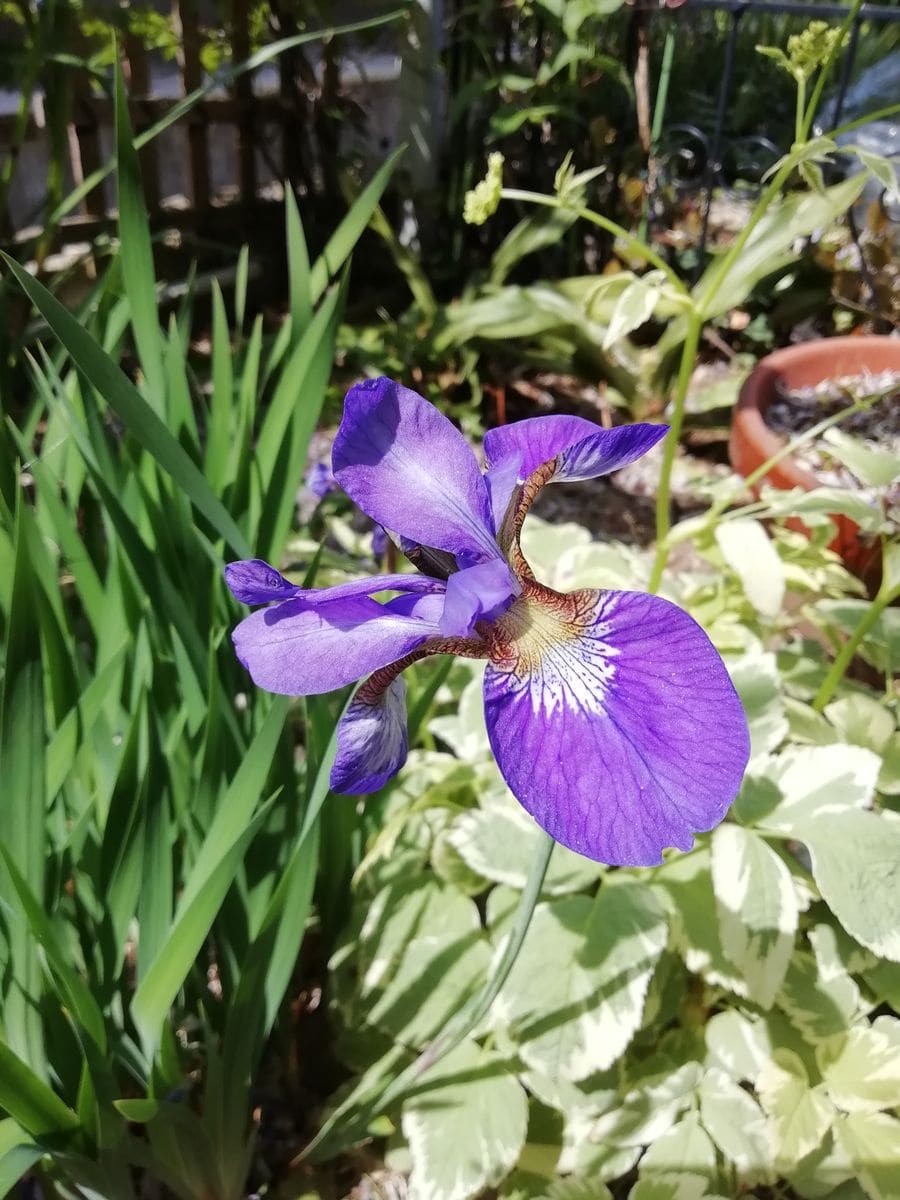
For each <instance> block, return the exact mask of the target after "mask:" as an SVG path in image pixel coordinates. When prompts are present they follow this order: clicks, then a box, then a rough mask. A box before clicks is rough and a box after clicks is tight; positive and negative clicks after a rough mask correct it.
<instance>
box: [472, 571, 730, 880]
mask: <svg viewBox="0 0 900 1200" xmlns="http://www.w3.org/2000/svg"><path fill="white" fill-rule="evenodd" d="M484 696H485V710H486V716H487V725H488V732H489V736H490V741H491V747H492V749H493V752H494V756H495V758H496V759H497V762H498V764H499V766H500V769H501V771H502V773H503V775H504V777H505V779H506V781H507V783H508V784H509V786H510V788H511V790H512V791H513V792H514V794H515V795H516V796H517V797H518V799H519V800H520V802H521V803H522V804H523V805H524V807H525V808H526V809H527V810H528V812H530V813H531V815H532V816H533V817H534V819H535V820H536V821H537V823H538V824H539V825H541V826H542V827H543V828H544V829H545V830H547V832H548V833H550V834H551V835H552V836H553V837H554V838H556V839H557V840H558V841H560V842H562V843H563V844H564V845H566V846H569V847H570V848H571V849H573V850H576V851H577V852H579V853H580V854H584V855H586V856H587V857H589V858H593V859H597V860H599V861H601V862H606V863H611V864H617V865H627V866H651V865H654V864H657V863H659V862H660V861H661V855H662V851H663V850H664V849H665V848H666V847H667V846H676V847H678V848H679V849H681V850H688V849H690V847H691V845H692V843H693V834H694V833H698V832H701V831H705V830H708V829H711V828H712V827H713V826H714V825H715V824H716V823H717V822H718V821H720V820H721V819H722V817H723V816H724V814H725V811H726V809H727V808H728V805H729V804H730V803H731V801H732V800H733V799H734V797H735V795H736V794H737V791H738V788H739V786H740V781H741V776H742V774H743V770H744V767H745V765H746V762H747V757H748V754H749V738H748V733H747V724H746V719H745V717H744V713H743V709H742V707H741V703H740V700H739V699H738V696H737V694H736V692H735V690H734V687H733V685H732V683H731V680H730V679H729V677H728V673H727V671H726V670H725V667H724V665H723V663H722V661H721V659H720V658H719V655H718V653H717V652H716V650H715V648H714V647H713V645H712V643H711V642H710V641H709V639H708V638H707V636H706V634H705V633H704V632H703V630H702V629H701V628H700V626H699V625H697V624H696V622H695V621H694V620H693V619H692V618H691V617H689V616H688V615H687V614H686V613H685V612H683V611H682V610H681V609H680V608H677V607H676V606H675V605H673V604H670V603H669V602H668V601H666V600H662V599H660V598H659V597H656V596H647V595H643V594H641V593H636V592H595V591H587V590H585V591H580V592H574V593H572V594H571V595H568V596H563V595H560V594H559V593H556V592H551V591H550V590H549V589H546V588H542V587H539V586H537V585H527V589H526V592H525V594H524V595H523V596H522V597H521V598H520V599H519V600H517V601H516V602H515V603H514V604H513V606H512V608H510V610H509V611H508V612H507V613H506V614H505V615H504V616H503V617H501V618H500V620H499V621H498V622H497V623H496V626H495V630H494V643H493V646H492V650H491V660H490V662H489V664H488V668H487V671H486V673H485V683H484Z"/></svg>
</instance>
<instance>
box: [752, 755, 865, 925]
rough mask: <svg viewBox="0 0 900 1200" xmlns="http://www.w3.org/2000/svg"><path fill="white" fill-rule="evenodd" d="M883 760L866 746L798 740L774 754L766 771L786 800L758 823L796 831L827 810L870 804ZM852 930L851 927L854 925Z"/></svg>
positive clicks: (787, 831)
mask: <svg viewBox="0 0 900 1200" xmlns="http://www.w3.org/2000/svg"><path fill="white" fill-rule="evenodd" d="M880 767H881V763H880V762H879V760H878V756H877V755H875V754H873V753H872V751H871V750H866V749H864V748H863V747H862V746H846V745H844V744H842V743H841V744H835V745H832V746H798V747H795V748H791V749H790V750H786V751H784V752H783V753H782V754H780V755H778V757H777V758H774V759H772V761H771V762H770V764H769V765H768V766H767V767H766V771H765V776H766V778H767V779H768V780H770V781H771V782H772V783H774V784H775V785H776V787H777V788H778V790H779V792H780V793H781V800H780V801H779V802H778V803H776V805H775V806H774V808H773V809H772V810H771V811H769V812H765V813H762V814H760V815H759V817H758V819H757V822H756V823H757V824H758V825H760V826H762V827H764V828H766V829H771V830H774V831H775V832H777V833H789V834H793V835H795V836H797V837H799V836H800V833H799V830H800V828H801V827H805V826H806V825H807V824H808V823H810V822H813V823H815V822H818V821H819V820H820V819H821V818H823V817H825V816H830V815H832V814H838V813H846V812H848V811H852V810H854V809H861V808H867V807H868V806H869V805H870V804H871V803H872V797H873V796H874V794H875V783H876V781H877V779H878V772H879V769H880ZM850 932H852V930H851V931H850Z"/></svg>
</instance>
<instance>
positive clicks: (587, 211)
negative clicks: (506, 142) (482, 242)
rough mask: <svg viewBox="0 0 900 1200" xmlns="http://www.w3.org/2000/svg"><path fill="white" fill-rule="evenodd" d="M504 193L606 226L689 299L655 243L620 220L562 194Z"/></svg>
mask: <svg viewBox="0 0 900 1200" xmlns="http://www.w3.org/2000/svg"><path fill="white" fill-rule="evenodd" d="M500 195H501V197H502V199H504V200H521V201H524V202H525V203H526V204H540V205H543V207H544V208H569V209H570V210H571V211H572V212H574V213H575V214H576V216H577V217H579V218H580V219H581V220H583V221H588V222H589V223H590V224H591V225H597V226H598V227H599V228H600V229H605V230H606V232H607V233H611V234H612V235H613V237H615V238H618V239H619V240H620V241H621V242H623V243H624V244H625V246H627V248H628V250H629V251H630V252H631V253H632V254H634V255H635V256H636V257H637V258H641V259H643V261H644V262H646V263H649V264H650V265H651V266H652V267H655V268H656V269H657V271H662V273H663V274H664V275H665V277H666V278H667V279H668V281H669V283H671V284H672V286H673V287H674V288H675V289H676V291H677V292H678V293H679V294H680V295H682V296H684V297H685V299H687V295H688V292H687V288H686V287H685V286H684V284H683V283H682V281H681V280H680V279H679V278H678V275H677V274H676V273H675V271H673V270H672V268H671V267H670V266H669V264H668V263H667V262H666V261H665V259H663V258H660V256H659V255H658V254H657V253H656V251H655V250H654V249H653V248H652V247H651V246H647V245H645V243H644V242H642V241H641V240H640V238H639V237H637V236H636V235H635V234H633V233H629V232H628V230H627V229H625V228H624V226H622V225H619V224H618V223H617V222H616V221H611V220H610V219H609V217H604V216H602V215H601V214H600V213H598V212H594V210H593V209H592V208H586V207H585V206H584V205H580V204H579V205H569V204H565V203H564V202H563V201H562V200H561V199H560V198H559V196H546V195H543V194H542V193H541V192H529V191H523V190H522V189H521V188H504V189H503V191H502V192H501V193H500Z"/></svg>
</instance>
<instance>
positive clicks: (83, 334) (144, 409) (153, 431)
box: [0, 251, 252, 558]
mask: <svg viewBox="0 0 900 1200" xmlns="http://www.w3.org/2000/svg"><path fill="white" fill-rule="evenodd" d="M0 257H2V259H3V261H4V262H5V263H6V265H7V267H8V268H9V270H10V271H11V272H12V273H13V275H15V277H16V279H17V280H18V282H19V283H20V285H21V287H22V289H23V291H24V292H25V293H26V295H27V296H28V298H29V299H30V300H31V302H32V304H34V306H35V308H37V309H38V311H39V312H40V313H41V315H42V316H43V318H44V320H45V321H46V322H47V324H48V325H49V326H50V328H51V329H52V330H53V332H54V333H55V334H56V336H57V337H58V338H59V340H60V341H61V342H62V344H63V345H64V346H65V348H66V350H67V351H68V352H69V354H70V356H71V358H72V361H73V362H74V363H75V365H76V366H77V367H78V369H79V370H80V371H81V372H82V373H83V374H84V375H85V377H86V378H87V379H88V381H89V382H90V383H91V384H92V385H93V386H94V387H95V388H96V389H97V391H98V392H99V393H100V395H101V396H102V397H103V398H104V400H105V401H106V403H107V404H108V405H109V406H110V408H112V409H113V410H114V411H115V412H116V414H117V415H118V416H119V417H120V418H121V420H122V421H123V422H124V424H125V426H126V427H127V429H128V431H129V433H131V434H132V435H133V436H134V437H135V438H136V439H137V441H138V442H140V444H141V445H142V446H143V447H144V449H145V450H146V451H147V452H148V453H149V454H150V455H151V456H152V457H153V458H154V459H155V460H156V461H157V463H158V464H159V466H160V467H161V468H162V470H163V471H165V472H166V473H167V474H168V475H170V476H171V478H172V481H173V483H175V484H176V486H177V487H179V488H180V489H181V490H182V491H183V492H184V493H185V495H186V496H187V497H188V499H189V500H190V501H191V502H192V503H193V505H194V506H195V507H196V508H197V510H198V511H199V512H201V513H202V514H203V516H205V517H206V519H207V520H208V521H209V523H210V524H211V525H212V526H213V528H214V529H215V530H216V532H217V533H218V534H219V535H220V536H221V537H223V538H224V539H225V542H226V543H227V545H228V546H229V548H230V549H231V550H232V551H233V552H234V553H235V555H236V556H237V557H238V558H249V557H250V556H251V554H252V551H251V549H250V547H249V545H248V544H247V542H246V541H245V539H244V536H243V534H242V533H241V531H240V530H239V529H238V527H237V525H236V524H235V523H234V521H233V519H232V518H231V516H230V515H229V514H228V513H227V512H226V511H225V508H224V507H223V505H222V503H221V501H220V500H219V499H218V498H217V497H216V496H215V494H214V493H213V491H212V489H211V488H210V486H209V484H208V483H207V481H206V479H204V477H203V475H202V474H201V473H200V471H199V470H198V468H197V467H196V466H195V465H194V463H193V461H192V460H191V458H190V456H189V455H188V454H187V452H186V451H185V450H184V449H183V448H182V447H181V445H180V444H179V443H178V442H177V441H176V440H175V438H174V437H173V436H172V434H171V433H170V432H169V430H168V429H167V428H166V426H165V424H164V423H163V422H162V421H161V420H160V418H159V417H158V416H157V415H156V413H155V412H154V411H153V409H152V408H150V406H149V405H148V404H147V401H146V400H145V399H144V398H143V396H142V395H141V394H140V392H139V391H138V390H137V388H135V386H134V385H133V384H132V383H131V382H130V380H129V379H128V378H127V377H126V376H125V375H124V374H123V372H122V371H121V370H120V369H119V367H117V366H116V364H115V363H114V362H113V361H112V359H111V358H110V357H109V356H108V355H107V354H105V353H104V351H103V350H102V349H101V348H100V346H98V345H97V343H96V342H95V341H94V339H93V338H92V337H91V335H90V334H89V333H88V331H87V330H86V329H85V328H84V327H83V326H82V325H81V323H80V322H79V321H78V320H77V319H76V318H75V317H73V316H72V314H71V313H69V312H68V311H67V310H66V309H65V308H64V307H63V305H62V304H60V302H59V301H58V300H57V299H56V298H55V297H54V296H53V295H51V293H50V292H48V291H47V289H46V288H45V287H44V286H43V285H42V284H40V283H38V281H37V280H36V279H33V278H32V277H31V275H29V274H28V272H27V271H26V270H25V269H24V268H23V267H21V266H19V264H18V263H17V262H15V261H14V260H13V259H11V258H10V257H9V256H8V255H5V254H3V253H2V251H0ZM110 483H111V484H112V480H110Z"/></svg>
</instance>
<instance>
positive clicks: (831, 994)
mask: <svg viewBox="0 0 900 1200" xmlns="http://www.w3.org/2000/svg"><path fill="white" fill-rule="evenodd" d="M778 1007H779V1008H780V1009H781V1010H782V1011H783V1012H786V1013H787V1015H788V1016H789V1017H790V1018H791V1022H792V1024H793V1025H794V1026H795V1027H796V1028H797V1029H798V1030H799V1031H800V1033H801V1034H802V1035H803V1036H804V1037H805V1038H806V1040H807V1041H808V1042H812V1043H816V1042H821V1041H824V1040H827V1039H828V1038H831V1037H834V1036H835V1034H840V1033H843V1032H844V1030H845V1029H847V1028H848V1027H849V1026H850V1025H851V1024H852V1022H853V1021H854V1020H855V1019H856V1018H857V1017H858V1016H859V1013H860V1010H861V1007H862V1005H861V1000H860V994H859V988H858V987H857V985H856V982H855V980H854V979H853V978H852V977H851V976H850V975H848V974H846V972H844V973H843V974H832V975H831V978H827V979H826V978H825V977H824V976H823V975H822V973H821V971H820V969H819V965H818V963H817V961H816V959H815V958H814V957H813V956H812V955H811V954H807V953H805V952H803V951H799V950H798V951H797V952H796V953H795V954H794V956H793V957H792V959H791V962H790V966H789V967H788V971H787V974H786V976H785V979H784V983H783V985H782V988H781V991H780V992H779V993H778Z"/></svg>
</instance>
